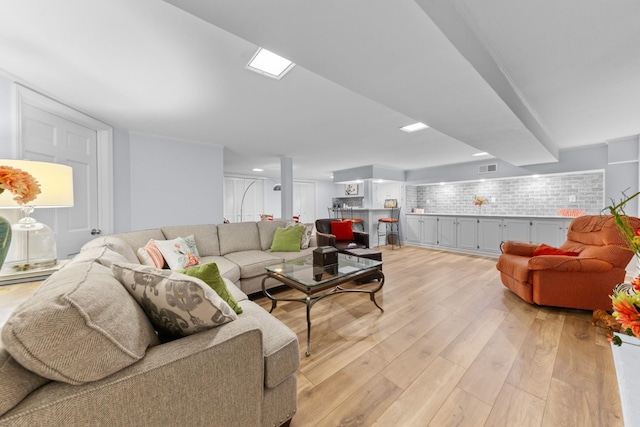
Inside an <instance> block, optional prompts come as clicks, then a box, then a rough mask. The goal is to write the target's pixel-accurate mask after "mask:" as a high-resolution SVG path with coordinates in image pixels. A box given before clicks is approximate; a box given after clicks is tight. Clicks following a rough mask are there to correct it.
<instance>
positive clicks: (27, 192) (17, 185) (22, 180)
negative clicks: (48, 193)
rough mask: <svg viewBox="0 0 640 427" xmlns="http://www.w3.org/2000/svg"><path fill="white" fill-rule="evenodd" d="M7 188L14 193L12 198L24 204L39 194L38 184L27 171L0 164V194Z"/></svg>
mask: <svg viewBox="0 0 640 427" xmlns="http://www.w3.org/2000/svg"><path fill="white" fill-rule="evenodd" d="M4 190H8V191H9V192H10V193H11V194H13V195H15V197H14V198H13V200H15V201H16V203H18V204H19V205H26V204H28V203H29V202H31V201H32V200H35V198H36V197H38V194H40V184H38V181H36V180H35V178H34V177H33V176H31V175H30V174H29V173H28V172H25V171H23V170H22V169H16V168H12V167H11V166H2V165H0V194H2V193H3V192H4Z"/></svg>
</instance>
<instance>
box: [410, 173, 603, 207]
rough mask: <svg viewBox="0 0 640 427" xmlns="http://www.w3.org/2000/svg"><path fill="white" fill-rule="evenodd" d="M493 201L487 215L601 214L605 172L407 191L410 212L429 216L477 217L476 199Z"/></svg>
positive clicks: (504, 180)
mask: <svg viewBox="0 0 640 427" xmlns="http://www.w3.org/2000/svg"><path fill="white" fill-rule="evenodd" d="M476 195H477V196H481V197H484V198H485V199H488V200H489V203H488V204H486V205H484V206H482V213H483V214H485V215H532V216H558V215H559V213H558V210H559V209H583V210H584V213H585V214H599V213H600V211H601V210H602V209H603V208H604V207H605V204H604V202H605V201H604V172H602V171H597V172H584V173H576V174H563V175H541V176H539V177H536V178H534V177H531V176H528V177H522V178H520V177H519V178H508V179H495V180H487V181H472V182H458V183H446V184H444V185H440V184H429V185H419V186H410V185H408V186H407V187H406V209H407V211H408V212H411V210H412V209H413V208H424V210H425V213H442V214H470V215H473V214H477V213H478V207H477V206H475V205H474V204H473V200H474V196H476Z"/></svg>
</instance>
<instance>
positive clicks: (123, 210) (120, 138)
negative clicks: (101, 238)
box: [113, 128, 131, 233]
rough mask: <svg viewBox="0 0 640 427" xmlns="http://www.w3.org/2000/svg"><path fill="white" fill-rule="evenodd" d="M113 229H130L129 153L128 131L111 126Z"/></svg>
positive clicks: (123, 230) (119, 230)
mask: <svg viewBox="0 0 640 427" xmlns="http://www.w3.org/2000/svg"><path fill="white" fill-rule="evenodd" d="M113 229H114V232H115V233H124V232H127V231H131V153H130V152H129V132H127V131H125V130H122V129H117V128H113Z"/></svg>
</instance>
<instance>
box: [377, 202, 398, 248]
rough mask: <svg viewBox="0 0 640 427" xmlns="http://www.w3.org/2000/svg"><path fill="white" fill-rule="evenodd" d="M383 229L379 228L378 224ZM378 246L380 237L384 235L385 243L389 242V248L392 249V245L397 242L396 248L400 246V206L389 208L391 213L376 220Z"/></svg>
mask: <svg viewBox="0 0 640 427" xmlns="http://www.w3.org/2000/svg"><path fill="white" fill-rule="evenodd" d="M381 225H382V226H383V229H382V230H380V226H381ZM377 231H378V246H380V237H381V236H384V242H385V245H386V244H388V243H389V242H391V249H394V247H393V246H394V245H395V243H396V242H397V243H398V248H401V247H402V245H401V244H400V208H391V215H390V216H388V217H385V218H380V219H379V220H378V230H377Z"/></svg>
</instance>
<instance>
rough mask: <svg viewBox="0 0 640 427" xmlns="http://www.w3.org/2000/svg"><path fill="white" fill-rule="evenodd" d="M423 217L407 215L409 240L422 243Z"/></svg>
mask: <svg viewBox="0 0 640 427" xmlns="http://www.w3.org/2000/svg"><path fill="white" fill-rule="evenodd" d="M421 227H422V217H420V216H409V215H407V242H410V243H420V237H421V232H422V230H421Z"/></svg>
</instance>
